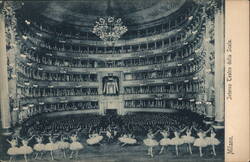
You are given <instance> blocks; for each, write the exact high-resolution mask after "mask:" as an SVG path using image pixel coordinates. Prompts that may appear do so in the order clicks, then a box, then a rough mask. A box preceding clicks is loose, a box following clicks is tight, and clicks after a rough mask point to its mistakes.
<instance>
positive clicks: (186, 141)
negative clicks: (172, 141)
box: [181, 136, 195, 143]
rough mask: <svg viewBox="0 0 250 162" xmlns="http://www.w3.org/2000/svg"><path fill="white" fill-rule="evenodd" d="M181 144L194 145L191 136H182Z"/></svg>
mask: <svg viewBox="0 0 250 162" xmlns="http://www.w3.org/2000/svg"><path fill="white" fill-rule="evenodd" d="M181 139H182V140H183V143H194V140H195V138H194V137H192V136H182V137H181Z"/></svg>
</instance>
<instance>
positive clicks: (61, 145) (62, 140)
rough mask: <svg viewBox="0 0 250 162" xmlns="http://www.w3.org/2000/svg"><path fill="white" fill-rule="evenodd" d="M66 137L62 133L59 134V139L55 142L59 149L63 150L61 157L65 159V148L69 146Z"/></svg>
mask: <svg viewBox="0 0 250 162" xmlns="http://www.w3.org/2000/svg"><path fill="white" fill-rule="evenodd" d="M67 139H68V138H67V137H66V136H64V135H61V137H60V141H58V142H57V143H56V144H57V146H58V149H59V150H62V152H63V157H64V158H65V159H66V158H67V156H66V150H67V149H68V148H69V146H70V144H69V142H67V141H66V140H67Z"/></svg>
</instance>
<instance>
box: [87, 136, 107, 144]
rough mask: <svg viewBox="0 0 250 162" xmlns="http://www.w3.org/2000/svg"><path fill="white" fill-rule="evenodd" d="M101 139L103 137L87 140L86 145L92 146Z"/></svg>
mask: <svg viewBox="0 0 250 162" xmlns="http://www.w3.org/2000/svg"><path fill="white" fill-rule="evenodd" d="M102 139H103V136H96V137H92V138H89V139H87V143H88V144H89V145H94V144H97V143H99V142H100V141H101V140H102Z"/></svg>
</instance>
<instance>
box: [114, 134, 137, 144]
mask: <svg viewBox="0 0 250 162" xmlns="http://www.w3.org/2000/svg"><path fill="white" fill-rule="evenodd" d="M118 140H119V141H120V142H121V143H122V147H123V146H125V145H133V144H135V143H136V142H137V140H136V139H135V138H134V136H133V135H132V134H129V135H127V134H124V135H123V136H122V137H119V138H118Z"/></svg>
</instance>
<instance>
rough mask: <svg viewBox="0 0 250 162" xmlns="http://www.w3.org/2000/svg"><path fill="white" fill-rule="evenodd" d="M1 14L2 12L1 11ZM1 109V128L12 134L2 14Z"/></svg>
mask: <svg viewBox="0 0 250 162" xmlns="http://www.w3.org/2000/svg"><path fill="white" fill-rule="evenodd" d="M0 12H1V11H0ZM0 74H1V75H0V89H1V90H0V107H1V120H2V123H1V126H2V129H3V134H6V135H8V134H10V132H9V128H10V127H11V116H10V105H9V89H8V71H7V55H6V37H5V17H4V15H3V14H2V13H0Z"/></svg>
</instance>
